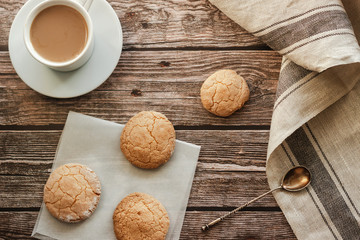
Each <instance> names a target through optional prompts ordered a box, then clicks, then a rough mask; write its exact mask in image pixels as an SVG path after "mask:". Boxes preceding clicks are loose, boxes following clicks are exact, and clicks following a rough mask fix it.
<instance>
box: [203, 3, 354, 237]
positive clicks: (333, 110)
mask: <svg viewBox="0 0 360 240" xmlns="http://www.w3.org/2000/svg"><path fill="white" fill-rule="evenodd" d="M210 2H212V3H213V4H214V5H215V6H217V7H218V8H219V9H220V10H221V11H223V12H224V13H225V14H226V15H227V16H229V17H230V18H231V19H233V20H234V21H235V22H237V23H238V24H239V25H241V26H242V27H243V28H245V29H246V30H247V31H249V32H251V33H252V34H254V35H255V36H257V37H259V38H260V39H261V40H262V41H264V42H265V43H266V44H268V45H269V46H270V47H271V48H273V49H274V50H276V51H278V52H279V53H280V54H281V55H283V62H282V66H281V70H280V79H279V83H278V88H277V94H276V101H275V105H274V112H273V117H272V122H271V130H270V139H269V145H268V156H267V166H266V170H267V177H268V181H269V185H270V187H271V188H275V187H277V186H278V184H279V182H280V178H281V176H282V175H283V174H284V173H285V172H286V171H287V169H289V168H290V167H292V166H294V165H304V166H306V167H307V168H308V169H309V170H310V171H311V173H312V175H313V178H312V183H311V185H310V187H309V188H307V189H306V190H304V191H301V192H297V193H288V192H285V191H277V192H274V196H275V199H276V201H277V202H278V204H279V206H280V207H281V209H282V210H283V212H284V214H285V216H286V218H287V220H288V222H289V223H290V225H291V227H292V229H293V231H294V233H295V235H296V236H297V238H298V239H316V240H317V239H346V240H348V239H360V213H359V212H360V82H359V81H358V80H359V79H360V47H359V44H358V41H359V40H360V0H343V1H342V2H341V1H340V0H281V1H280V0H278V1H276V0H251V1H240V0H210ZM274 224H276V223H274Z"/></svg>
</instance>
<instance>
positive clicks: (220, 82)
mask: <svg viewBox="0 0 360 240" xmlns="http://www.w3.org/2000/svg"><path fill="white" fill-rule="evenodd" d="M249 95H250V91H249V87H248V85H247V83H246V81H245V80H244V78H242V77H241V76H239V75H238V74H237V73H236V72H235V71H233V70H220V71H217V72H215V73H214V74H212V75H211V76H210V77H209V78H208V79H206V80H205V82H204V83H203V85H202V87H201V90H200V96H201V102H202V104H203V106H204V108H205V109H206V110H208V111H209V112H211V113H213V114H215V115H217V116H220V117H227V116H230V115H231V114H233V113H234V112H235V111H236V110H238V109H240V108H241V107H242V106H243V105H244V103H245V102H246V101H247V100H249Z"/></svg>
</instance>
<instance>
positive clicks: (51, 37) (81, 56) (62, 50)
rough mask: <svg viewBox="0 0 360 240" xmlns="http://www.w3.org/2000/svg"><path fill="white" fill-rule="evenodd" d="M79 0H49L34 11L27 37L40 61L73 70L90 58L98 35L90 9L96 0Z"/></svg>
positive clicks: (29, 18) (58, 67)
mask: <svg viewBox="0 0 360 240" xmlns="http://www.w3.org/2000/svg"><path fill="white" fill-rule="evenodd" d="M79 2H80V3H81V4H80V3H79ZM79 2H78V1H76V0H47V1H44V2H42V3H40V4H39V5H37V6H36V7H35V8H33V10H32V11H31V12H30V14H29V16H28V18H27V20H26V22H25V29H24V40H25V45H26V47H27V49H28V51H29V53H30V54H31V55H32V56H33V57H34V58H35V59H36V60H37V61H39V62H40V63H42V64H44V65H46V66H48V67H50V68H53V69H55V70H59V71H71V70H74V69H77V68H79V67H81V66H82V65H83V64H85V62H86V61H87V60H88V59H89V58H90V56H91V54H92V51H93V48H94V39H93V27H92V22H91V18H90V16H89V14H88V12H87V9H88V7H90V5H91V2H92V1H91V0H85V1H84V0H82V1H79ZM82 4H84V5H82ZM84 6H86V8H85V7H84Z"/></svg>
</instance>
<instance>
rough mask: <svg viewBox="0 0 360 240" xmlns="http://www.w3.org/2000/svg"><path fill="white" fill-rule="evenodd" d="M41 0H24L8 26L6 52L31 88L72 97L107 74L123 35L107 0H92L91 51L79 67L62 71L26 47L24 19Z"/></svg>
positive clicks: (112, 68) (100, 80) (86, 91)
mask: <svg viewBox="0 0 360 240" xmlns="http://www.w3.org/2000/svg"><path fill="white" fill-rule="evenodd" d="M42 1H44V0H29V1H27V2H26V3H25V5H24V6H23V7H22V8H21V9H20V11H19V12H18V14H17V15H16V17H15V19H14V22H13V24H12V26H11V29H10V36H9V54H10V58H11V62H12V64H13V66H14V68H15V70H16V72H17V74H18V75H19V76H20V78H21V79H22V80H23V81H24V82H25V83H26V84H27V85H28V86H29V87H30V88H32V89H34V90H35V91H37V92H39V93H41V94H44V95H46V96H49V97H54V98H71V97H77V96H80V95H83V94H86V93H88V92H90V91H92V90H94V89H95V88H97V87H98V86H100V85H101V84H102V83H103V82H105V80H106V79H107V78H108V77H109V76H110V74H111V73H112V72H113V71H114V69H115V67H116V65H117V63H118V61H119V58H120V54H121V50H122V44H123V35H122V30H121V25H120V22H119V19H118V17H117V15H116V13H115V11H114V10H113V9H112V7H111V6H110V4H109V3H108V2H107V1H106V0H94V1H93V3H92V5H91V7H90V9H89V15H90V17H91V19H92V21H93V25H94V39H95V47H94V51H93V54H92V56H91V57H90V59H89V61H88V62H87V63H85V65H84V66H82V67H81V68H79V69H77V70H75V71H72V72H65V73H64V72H57V71H54V70H52V69H50V68H48V67H46V66H44V65H42V64H41V63H39V62H38V61H36V60H35V59H34V58H33V57H32V56H31V55H30V53H29V52H28V51H27V49H26V47H25V43H24V39H23V30H24V22H25V19H26V17H27V15H28V14H29V12H30V11H31V9H32V8H33V7H34V6H36V5H37V4H39V3H40V2H42Z"/></svg>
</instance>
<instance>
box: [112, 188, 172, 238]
mask: <svg viewBox="0 0 360 240" xmlns="http://www.w3.org/2000/svg"><path fill="white" fill-rule="evenodd" d="M113 222H114V231H115V235H116V238H117V239H119V240H122V239H124V240H125V239H126V240H138V239H147V240H163V239H165V237H166V233H167V231H168V229H169V225H170V221H169V217H168V214H167V212H166V209H165V208H164V206H163V205H162V204H161V203H160V202H159V201H158V200H156V199H155V198H154V197H152V196H150V195H148V194H145V193H138V192H135V193H131V194H129V195H128V196H126V197H125V198H124V199H123V200H121V202H120V203H119V204H118V205H117V207H116V209H115V211H114V215H113Z"/></svg>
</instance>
